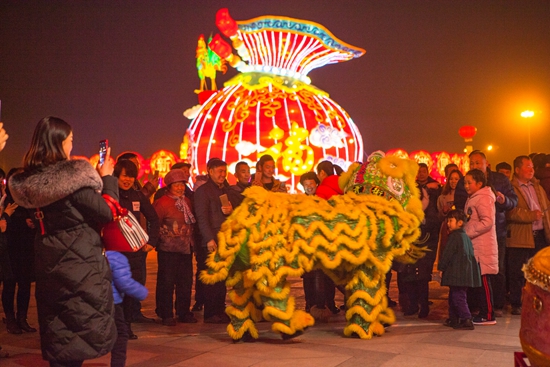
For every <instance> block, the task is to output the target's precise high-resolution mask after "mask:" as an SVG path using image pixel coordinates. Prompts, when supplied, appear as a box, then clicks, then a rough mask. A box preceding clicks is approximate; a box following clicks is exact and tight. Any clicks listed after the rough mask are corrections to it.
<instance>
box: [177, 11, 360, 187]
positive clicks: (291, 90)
mask: <svg viewBox="0 0 550 367" xmlns="http://www.w3.org/2000/svg"><path fill="white" fill-rule="evenodd" d="M216 25H217V26H218V28H219V29H220V31H221V32H222V33H223V34H224V35H225V36H226V37H228V38H229V39H230V40H231V42H232V45H233V47H232V46H231V45H230V44H229V43H227V42H226V41H225V40H224V39H223V38H222V37H221V36H220V35H215V36H214V37H213V38H212V41H211V42H209V47H210V49H212V51H213V52H215V53H216V54H217V55H218V56H219V57H220V58H221V59H224V60H226V61H227V62H228V63H229V65H231V66H232V67H235V68H237V70H239V71H240V72H241V73H240V74H238V75H236V76H235V77H234V78H233V79H231V80H230V81H228V82H226V83H225V84H224V85H225V87H224V88H223V89H222V90H220V91H218V92H214V93H213V92H210V91H209V93H203V94H202V96H201V94H199V102H200V103H201V105H200V106H199V107H198V108H197V109H196V110H195V111H186V114H185V115H186V116H187V117H190V118H193V121H192V122H191V124H190V126H189V128H188V130H187V132H186V139H187V141H188V153H187V156H188V159H189V161H190V162H191V163H192V164H193V167H195V170H196V172H194V173H196V174H200V173H203V172H204V171H205V170H206V162H207V161H208V160H209V159H210V158H212V157H218V158H221V159H223V160H225V161H226V162H228V164H229V170H230V171H232V170H233V166H234V164H236V163H237V162H239V161H245V162H247V163H248V164H249V165H250V166H251V167H254V166H255V163H256V161H258V159H259V158H260V157H261V156H262V155H264V154H269V155H271V156H273V158H274V159H275V161H276V178H277V179H279V180H281V181H284V182H285V181H286V184H287V186H288V187H289V189H290V190H291V191H294V189H295V187H296V184H297V183H298V182H299V176H300V175H302V174H304V173H306V172H309V171H311V170H313V168H314V167H315V165H316V164H317V163H318V162H320V161H323V160H330V161H332V162H333V163H335V164H338V165H340V166H341V167H343V168H344V169H346V168H347V167H348V166H349V165H350V164H351V163H352V162H354V161H362V160H363V143H362V138H361V134H360V133H359V130H358V128H357V127H356V125H355V124H354V122H353V121H352V119H351V118H350V116H349V115H348V114H347V113H346V111H344V109H343V108H342V107H340V106H339V105H338V104H337V103H336V102H334V101H333V100H331V99H330V98H329V96H328V94H327V93H326V92H324V91H322V90H320V89H318V88H316V87H314V86H312V85H310V79H309V77H308V76H307V74H308V72H309V71H311V70H312V69H314V68H318V67H321V66H324V65H326V64H332V63H336V62H342V61H347V60H351V59H353V58H356V57H360V56H361V55H363V54H364V52H365V51H364V50H363V49H361V48H357V47H354V46H351V45H348V44H347V43H344V42H342V41H340V40H339V39H338V38H336V37H335V36H334V35H332V33H330V32H329V31H328V30H327V29H325V28H324V27H323V26H321V25H319V24H316V23H313V22H309V21H304V20H298V19H292V18H287V17H280V16H263V17H258V18H254V19H250V20H247V21H235V20H233V19H232V18H231V17H230V15H229V12H228V11H227V9H221V10H220V11H218V13H217V14H216ZM233 49H235V50H236V51H237V53H238V55H236V54H234V53H233ZM190 114H191V115H190Z"/></svg>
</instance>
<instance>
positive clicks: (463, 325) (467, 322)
mask: <svg viewBox="0 0 550 367" xmlns="http://www.w3.org/2000/svg"><path fill="white" fill-rule="evenodd" d="M453 329H456V330H474V324H473V322H472V319H460V320H459V321H458V324H456V325H455V326H453Z"/></svg>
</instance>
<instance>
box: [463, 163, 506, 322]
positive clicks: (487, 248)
mask: <svg viewBox="0 0 550 367" xmlns="http://www.w3.org/2000/svg"><path fill="white" fill-rule="evenodd" d="M464 188H465V190H466V192H467V193H468V195H469V197H468V200H467V201H466V206H465V212H466V215H468V217H469V221H468V222H467V223H466V224H465V225H464V231H465V232H466V234H467V235H468V237H470V239H471V240H472V244H473V247H474V255H475V257H476V260H477V262H478V263H479V266H480V268H481V283H482V285H481V287H479V288H475V290H474V291H475V292H474V294H475V295H476V298H477V299H478V302H479V307H480V310H479V314H478V315H477V316H474V318H473V323H474V324H475V325H494V324H496V323H497V322H496V320H495V313H494V309H493V290H492V288H491V281H490V278H489V277H488V275H489V274H498V245H497V235H496V231H495V210H496V209H495V200H496V197H495V194H494V193H493V191H492V190H491V188H490V187H489V186H487V178H486V177H485V174H484V173H483V172H482V171H480V170H478V169H473V170H471V171H469V172H468V173H467V174H466V176H465V177H464Z"/></svg>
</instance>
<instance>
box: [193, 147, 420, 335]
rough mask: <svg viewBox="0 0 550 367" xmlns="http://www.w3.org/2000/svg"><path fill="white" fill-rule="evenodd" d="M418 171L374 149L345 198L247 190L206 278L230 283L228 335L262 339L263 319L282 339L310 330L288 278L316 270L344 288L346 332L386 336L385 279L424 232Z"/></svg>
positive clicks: (353, 173)
mask: <svg viewBox="0 0 550 367" xmlns="http://www.w3.org/2000/svg"><path fill="white" fill-rule="evenodd" d="M417 170H418V165H417V164H416V163H415V162H414V161H411V160H408V159H401V158H398V157H395V156H388V157H385V156H384V154H383V153H382V152H375V153H373V154H372V155H371V156H370V157H369V159H368V161H367V162H366V163H365V164H363V165H359V164H353V165H352V166H351V167H350V169H349V170H348V172H346V173H345V174H343V175H342V176H341V177H340V179H339V185H340V187H342V188H343V190H344V192H345V194H344V195H340V196H334V197H332V198H331V199H330V200H324V199H321V198H318V197H312V196H306V195H289V194H283V193H272V192H268V191H266V190H264V189H262V188H259V187H251V188H249V189H247V190H246V191H245V193H244V195H245V200H244V201H243V203H242V204H241V205H240V206H239V207H238V208H236V209H235V210H234V212H233V213H232V214H231V216H229V217H228V219H227V220H226V221H225V222H224V224H223V225H222V229H221V231H220V233H219V234H218V250H217V251H216V252H214V253H212V254H211V255H210V257H209V258H208V261H207V265H208V269H207V270H205V271H203V272H202V274H201V279H202V280H203V281H204V282H205V283H208V284H212V283H216V282H219V281H224V280H225V281H226V284H227V286H228V287H231V290H230V292H229V298H230V300H231V302H232V304H231V305H230V306H228V307H227V308H226V313H227V314H228V315H229V317H230V319H231V323H230V324H229V325H228V327H227V331H228V333H229V335H230V336H231V337H232V338H233V339H235V340H239V339H241V338H243V337H244V336H251V337H253V338H258V331H257V329H256V327H255V322H258V321H260V320H261V319H262V318H263V319H265V320H268V321H272V323H273V324H272V330H273V331H275V332H279V333H281V334H282V336H283V338H284V339H287V338H290V337H293V336H296V335H299V334H301V333H302V332H303V330H304V329H306V328H307V327H309V326H312V325H313V324H314V318H313V317H312V316H311V315H310V314H308V313H306V312H305V311H301V310H296V309H295V303H294V298H293V297H291V296H290V285H289V282H288V281H287V279H286V278H287V276H301V275H302V274H303V273H304V272H309V271H311V270H313V269H322V270H323V271H324V272H325V273H326V274H327V275H329V276H330V277H331V278H332V279H333V280H334V281H335V282H336V283H337V284H344V285H345V288H346V292H347V293H348V294H349V297H348V300H347V304H346V306H347V308H346V310H347V311H346V320H347V326H346V327H345V328H344V334H345V335H346V336H351V335H356V336H358V337H360V338H362V339H370V338H372V336H373V335H375V334H376V335H382V334H383V333H384V326H383V325H384V324H391V323H393V322H394V321H395V315H394V314H393V311H392V310H391V309H390V308H388V305H387V298H386V286H385V277H386V273H387V272H388V271H389V270H390V267H391V264H392V261H393V259H394V258H395V257H396V256H406V253H407V251H408V250H409V248H410V245H411V244H412V243H413V242H414V241H415V240H416V239H417V238H418V236H419V234H420V231H419V229H418V227H419V225H420V222H421V220H422V219H423V212H422V207H421V203H420V200H419V199H418V197H419V195H418V191H417V189H416V185H415V177H416V172H417Z"/></svg>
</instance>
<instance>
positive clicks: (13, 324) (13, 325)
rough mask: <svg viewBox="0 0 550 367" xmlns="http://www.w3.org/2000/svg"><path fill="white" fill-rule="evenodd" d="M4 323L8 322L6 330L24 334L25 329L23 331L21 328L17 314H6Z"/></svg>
mask: <svg viewBox="0 0 550 367" xmlns="http://www.w3.org/2000/svg"><path fill="white" fill-rule="evenodd" d="M3 321H4V324H6V330H7V331H8V333H10V334H22V333H23V331H21V328H20V327H19V325H18V324H17V320H16V319H15V316H13V315H6V318H5V319H4V320H3Z"/></svg>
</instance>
